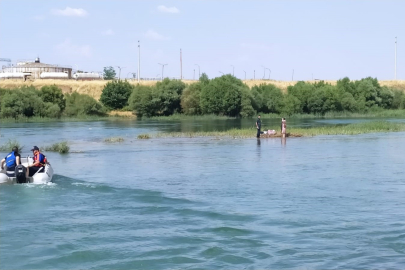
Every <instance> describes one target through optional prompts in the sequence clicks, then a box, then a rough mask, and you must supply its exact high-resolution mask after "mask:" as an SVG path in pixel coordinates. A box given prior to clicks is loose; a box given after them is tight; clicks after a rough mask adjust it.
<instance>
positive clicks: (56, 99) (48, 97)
mask: <svg viewBox="0 0 405 270" xmlns="http://www.w3.org/2000/svg"><path fill="white" fill-rule="evenodd" d="M40 97H41V98H42V100H43V101H44V102H49V103H52V104H56V105H58V106H59V109H60V111H63V110H64V109H65V107H66V99H65V96H64V95H63V93H62V89H60V88H59V87H57V86H56V85H49V86H48V85H46V86H42V87H41V90H40Z"/></svg>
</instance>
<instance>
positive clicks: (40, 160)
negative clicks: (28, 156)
mask: <svg viewBox="0 0 405 270" xmlns="http://www.w3.org/2000/svg"><path fill="white" fill-rule="evenodd" d="M31 151H32V152H33V154H34V157H33V159H34V163H33V164H31V165H28V166H27V174H28V175H27V176H33V175H34V174H36V173H37V172H38V171H39V170H43V169H42V168H43V167H45V164H46V157H45V156H44V154H42V153H41V152H40V151H39V148H38V146H34V147H33V148H32V149H31Z"/></svg>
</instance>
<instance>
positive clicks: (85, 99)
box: [65, 92, 107, 117]
mask: <svg viewBox="0 0 405 270" xmlns="http://www.w3.org/2000/svg"><path fill="white" fill-rule="evenodd" d="M106 112H107V110H106V109H105V108H104V106H103V105H102V104H101V103H100V102H98V101H96V100H95V99H94V98H92V97H90V96H88V95H84V94H79V93H77V92H73V93H72V94H66V109H65V115H66V116H70V117H71V116H83V115H97V116H104V115H106Z"/></svg>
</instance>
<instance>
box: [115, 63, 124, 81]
mask: <svg viewBox="0 0 405 270" xmlns="http://www.w3.org/2000/svg"><path fill="white" fill-rule="evenodd" d="M117 68H119V70H120V73H119V75H118V80H121V69H123V68H125V67H120V66H117Z"/></svg>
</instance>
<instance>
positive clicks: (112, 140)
mask: <svg viewBox="0 0 405 270" xmlns="http://www.w3.org/2000/svg"><path fill="white" fill-rule="evenodd" d="M123 141H124V138H122V137H110V138H107V139H105V140H104V142H106V143H120V142H123Z"/></svg>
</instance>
